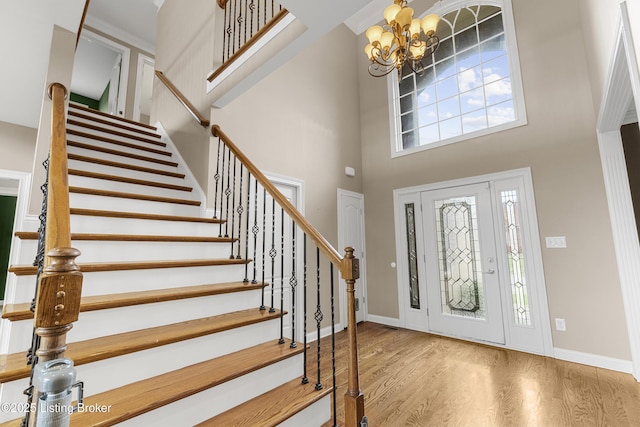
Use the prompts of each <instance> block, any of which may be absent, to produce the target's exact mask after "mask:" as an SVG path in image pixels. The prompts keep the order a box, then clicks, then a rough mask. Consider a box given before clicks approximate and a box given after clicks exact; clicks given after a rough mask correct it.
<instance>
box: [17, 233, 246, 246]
mask: <svg viewBox="0 0 640 427" xmlns="http://www.w3.org/2000/svg"><path fill="white" fill-rule="evenodd" d="M15 236H16V237H18V238H20V239H22V240H37V239H38V232H37V231H16V232H15ZM71 240H101V241H105V240H106V241H117V242H188V243H231V242H235V241H237V240H238V239H237V238H233V237H210V236H160V235H158V236H156V235H154V234H98V233H71Z"/></svg>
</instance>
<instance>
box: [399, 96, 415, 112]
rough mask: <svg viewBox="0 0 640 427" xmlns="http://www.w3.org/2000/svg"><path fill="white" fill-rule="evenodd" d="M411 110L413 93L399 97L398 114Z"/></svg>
mask: <svg viewBox="0 0 640 427" xmlns="http://www.w3.org/2000/svg"><path fill="white" fill-rule="evenodd" d="M408 111H413V95H412V94H409V95H407V96H403V97H402V98H400V114H404V113H406V112H408Z"/></svg>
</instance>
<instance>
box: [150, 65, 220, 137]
mask: <svg viewBox="0 0 640 427" xmlns="http://www.w3.org/2000/svg"><path fill="white" fill-rule="evenodd" d="M156 77H158V79H159V80H160V81H161V82H162V83H163V84H164V85H165V86H166V87H167V89H169V91H170V92H171V93H172V94H173V96H175V97H176V98H177V99H178V101H180V103H181V104H182V105H183V106H184V108H186V109H187V111H188V112H189V114H191V115H192V116H193V118H194V119H196V121H197V122H198V123H199V124H200V126H202V127H204V128H208V127H209V125H210V124H211V122H210V121H209V120H207V119H206V118H205V117H204V116H203V115H202V114H200V112H199V111H198V110H197V109H196V107H195V106H194V105H193V104H192V103H191V102H189V100H188V99H187V98H186V97H185V96H184V95H183V94H182V92H180V91H179V90H178V88H177V87H175V86H174V84H173V83H171V81H170V80H169V79H168V78H167V77H166V76H165V75H164V73H163V72H162V71H160V70H156Z"/></svg>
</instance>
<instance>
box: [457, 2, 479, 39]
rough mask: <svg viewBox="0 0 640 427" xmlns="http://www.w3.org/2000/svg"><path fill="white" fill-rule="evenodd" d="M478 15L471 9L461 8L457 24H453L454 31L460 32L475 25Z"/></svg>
mask: <svg viewBox="0 0 640 427" xmlns="http://www.w3.org/2000/svg"><path fill="white" fill-rule="evenodd" d="M475 23H476V17H475V15H474V14H473V12H472V11H471V10H470V9H467V8H463V9H460V13H459V14H458V17H457V18H456V24H455V25H454V26H453V28H454V30H453V31H454V32H456V33H459V32H460V31H462V30H464V29H465V28H468V27H470V26H471V25H474V26H475Z"/></svg>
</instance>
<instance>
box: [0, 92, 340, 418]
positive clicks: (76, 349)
mask: <svg viewBox="0 0 640 427" xmlns="http://www.w3.org/2000/svg"><path fill="white" fill-rule="evenodd" d="M67 147H68V160H69V193H70V206H71V232H72V235H71V239H72V246H73V247H75V248H77V249H79V250H80V252H81V255H80V256H79V257H78V259H77V263H78V265H79V267H80V269H81V271H82V273H83V276H84V281H83V291H82V301H81V309H80V311H81V313H80V317H79V320H78V321H77V322H75V323H74V327H73V329H72V330H71V331H70V332H69V334H68V336H67V342H68V343H69V345H68V349H67V351H66V353H65V356H66V357H69V358H71V359H72V360H73V361H74V363H75V365H76V368H77V373H78V374H77V378H78V379H79V380H81V381H83V382H84V386H85V403H84V404H85V407H86V408H89V409H92V410H91V411H90V410H86V411H84V412H81V413H80V412H79V413H75V414H73V416H72V417H71V420H72V421H71V423H72V425H77V426H89V425H92V426H107V425H113V424H117V423H122V425H136V426H149V425H154V426H156V425H157V426H183V425H184V426H187V425H203V426H275V425H283V426H320V425H322V424H324V423H325V422H327V421H328V420H329V419H330V418H331V409H330V400H331V391H332V387H331V386H330V385H328V384H327V385H325V386H324V387H323V388H322V389H321V390H317V388H318V387H316V386H315V384H302V382H301V378H303V375H304V374H305V372H306V371H305V372H303V369H304V359H303V352H304V347H305V346H304V345H303V344H302V343H297V345H296V346H292V345H291V341H290V340H288V339H286V338H285V339H284V343H282V342H280V343H279V341H281V340H279V338H280V337H281V332H280V325H281V322H282V316H289V314H288V313H286V312H285V311H281V310H279V309H277V308H276V309H274V310H268V309H266V310H260V305H261V298H262V292H263V286H262V284H261V283H260V282H259V283H251V281H243V278H244V277H246V270H245V267H246V266H247V264H248V263H252V260H251V259H246V257H245V258H240V259H238V258H236V257H232V258H231V257H229V246H230V245H231V244H232V243H233V242H234V241H235V240H236V238H234V237H218V236H221V235H222V234H223V233H221V232H220V227H222V226H224V225H225V221H224V220H219V219H210V218H205V217H204V206H203V202H204V200H203V197H202V192H201V191H199V190H198V188H197V185H196V184H195V183H194V182H193V180H192V179H191V178H190V174H189V173H188V171H187V170H186V169H185V165H183V164H181V163H180V161H179V160H177V159H176V157H179V156H177V153H176V152H175V150H174V148H173V145H172V144H171V142H170V141H169V140H168V139H167V138H164V137H161V135H160V133H159V132H158V131H157V130H156V129H155V128H153V127H149V126H146V125H142V124H139V123H134V122H131V121H127V120H124V119H119V118H116V117H113V116H109V115H105V114H102V113H99V112H95V111H92V110H88V109H86V108H84V107H81V106H79V105H73V104H72V105H71V106H70V108H69V113H68V120H67ZM37 238H38V236H37V233H35V232H32V231H21V232H18V233H17V234H16V239H18V240H16V243H15V245H16V247H19V254H20V255H19V257H20V261H19V265H13V266H11V268H10V270H9V271H10V272H11V273H12V274H13V277H12V278H11V280H10V281H9V287H10V289H11V290H12V292H13V293H14V295H15V296H14V297H13V298H11V300H10V301H8V302H11V303H10V304H7V305H6V306H5V307H4V311H3V314H2V323H3V324H2V333H3V335H4V337H3V343H4V347H3V349H2V350H3V352H6V354H0V383H1V386H2V388H1V390H0V401H1V402H2V403H4V404H6V403H9V404H13V403H14V404H15V405H14V406H13V407H12V406H8V407H7V408H9V409H13V412H12V411H4V410H3V411H2V412H0V423H3V424H0V425H16V426H17V425H20V421H21V418H22V417H23V411H22V410H21V409H22V408H23V406H24V404H25V402H26V397H25V396H24V395H23V394H22V392H23V390H24V389H26V388H27V387H28V384H29V375H30V370H31V367H30V366H27V365H26V352H25V350H26V349H27V348H29V347H30V344H31V336H32V330H33V313H32V312H31V311H30V309H29V305H30V302H31V300H32V299H33V295H34V292H35V282H36V268H35V267H33V266H32V262H33V258H34V256H35V254H36V251H37ZM8 295H9V294H8ZM5 334H6V335H5ZM7 337H8V339H7ZM3 408H4V407H3Z"/></svg>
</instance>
